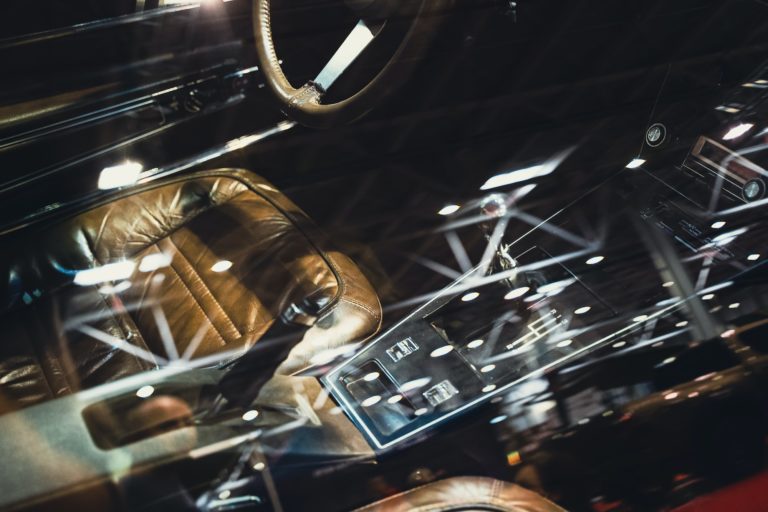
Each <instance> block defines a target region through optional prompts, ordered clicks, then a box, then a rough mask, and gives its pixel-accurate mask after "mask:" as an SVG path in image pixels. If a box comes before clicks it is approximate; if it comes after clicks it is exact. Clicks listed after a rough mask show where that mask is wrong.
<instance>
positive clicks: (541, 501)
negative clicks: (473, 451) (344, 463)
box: [356, 477, 564, 512]
mask: <svg viewBox="0 0 768 512" xmlns="http://www.w3.org/2000/svg"><path fill="white" fill-rule="evenodd" d="M481 510H483V511H488V510H494V511H499V512H564V510H563V509H562V508H560V507H558V506H557V505H555V504H554V503H552V502H551V501H549V500H547V499H545V498H542V497H541V496H539V495H538V494H536V493H535V492H532V491H529V490H527V489H524V488H522V487H520V486H519V485H515V484H511V483H509V482H503V481H501V480H494V479H493V478H482V477H455V478H447V479H445V480H438V481H437V482H433V483H430V484H427V485H422V486H421V487H417V488H415V489H411V490H410V491H406V492H403V493H400V494H396V495H394V496H390V497H389V498H386V499H383V500H381V501H377V502H376V503H373V504H371V505H367V506H365V507H362V508H359V509H357V510H356V512H427V511H429V512H448V511H451V512H458V511H462V512H469V511H472V512H475V511H481Z"/></svg>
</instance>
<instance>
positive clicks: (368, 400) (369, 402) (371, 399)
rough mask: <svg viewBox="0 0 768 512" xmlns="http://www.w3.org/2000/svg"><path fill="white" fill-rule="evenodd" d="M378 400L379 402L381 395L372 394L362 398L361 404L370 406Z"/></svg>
mask: <svg viewBox="0 0 768 512" xmlns="http://www.w3.org/2000/svg"><path fill="white" fill-rule="evenodd" d="M379 402H381V397H380V396H379V395H374V396H371V397H368V398H366V399H365V400H363V401H362V403H361V404H362V406H363V407H371V406H372V405H376V404H377V403H379Z"/></svg>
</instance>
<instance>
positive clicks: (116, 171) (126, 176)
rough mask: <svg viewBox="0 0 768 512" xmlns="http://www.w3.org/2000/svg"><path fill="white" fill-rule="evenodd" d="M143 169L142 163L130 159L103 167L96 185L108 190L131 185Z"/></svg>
mask: <svg viewBox="0 0 768 512" xmlns="http://www.w3.org/2000/svg"><path fill="white" fill-rule="evenodd" d="M143 170H144V166H143V165H141V164H140V163H137V162H130V161H129V162H125V163H124V164H120V165H115V166H112V167H105V168H104V169H103V170H102V171H101V174H99V182H98V187H99V188H100V189H101V190H108V189H111V188H119V187H125V186H128V185H133V184H134V183H136V182H137V181H138V180H139V176H140V175H141V171H143Z"/></svg>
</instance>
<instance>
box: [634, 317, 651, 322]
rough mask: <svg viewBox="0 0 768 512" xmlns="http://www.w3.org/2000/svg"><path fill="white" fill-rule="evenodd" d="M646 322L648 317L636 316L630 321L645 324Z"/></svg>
mask: <svg viewBox="0 0 768 512" xmlns="http://www.w3.org/2000/svg"><path fill="white" fill-rule="evenodd" d="M646 320H648V315H638V316H636V317H635V318H633V319H632V321H633V322H645V321H646Z"/></svg>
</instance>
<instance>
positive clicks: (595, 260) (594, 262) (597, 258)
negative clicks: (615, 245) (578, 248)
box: [587, 256, 605, 265]
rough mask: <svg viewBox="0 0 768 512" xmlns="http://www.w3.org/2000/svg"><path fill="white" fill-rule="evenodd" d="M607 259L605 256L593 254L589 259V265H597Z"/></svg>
mask: <svg viewBox="0 0 768 512" xmlns="http://www.w3.org/2000/svg"><path fill="white" fill-rule="evenodd" d="M604 259H605V257H604V256H593V257H591V258H589V259H588V260H587V265H597V264H598V263H600V262H601V261H603V260H604Z"/></svg>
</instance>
